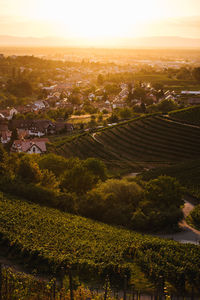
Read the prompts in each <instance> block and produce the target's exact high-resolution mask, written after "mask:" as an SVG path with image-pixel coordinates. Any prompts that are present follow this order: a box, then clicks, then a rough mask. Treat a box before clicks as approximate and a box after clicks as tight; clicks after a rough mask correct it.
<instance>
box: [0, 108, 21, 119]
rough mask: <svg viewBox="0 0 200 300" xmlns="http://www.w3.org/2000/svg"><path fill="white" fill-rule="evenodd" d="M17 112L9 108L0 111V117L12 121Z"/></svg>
mask: <svg viewBox="0 0 200 300" xmlns="http://www.w3.org/2000/svg"><path fill="white" fill-rule="evenodd" d="M17 113H18V111H17V110H16V109H15V108H9V109H4V110H0V116H1V118H3V119H7V120H12V118H13V116H14V115H16V114H17Z"/></svg>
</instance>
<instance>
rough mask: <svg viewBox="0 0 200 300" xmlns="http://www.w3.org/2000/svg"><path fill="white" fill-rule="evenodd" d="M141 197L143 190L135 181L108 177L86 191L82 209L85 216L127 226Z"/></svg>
mask: <svg viewBox="0 0 200 300" xmlns="http://www.w3.org/2000/svg"><path fill="white" fill-rule="evenodd" d="M142 198H143V190H142V188H141V187H140V186H139V185H138V184H137V183H135V182H128V181H127V180H118V179H110V180H107V181H106V182H104V183H100V184H99V185H98V186H97V187H96V188H94V189H93V190H91V191H89V192H88V193H87V197H86V200H85V201H84V205H83V206H82V209H83V211H84V215H85V216H89V217H93V218H94V217H95V218H97V219H98V220H101V221H103V222H107V223H112V224H119V225H125V226H128V227H129V226H130V220H131V216H132V214H133V212H134V211H135V209H136V208H137V205H138V203H139V201H140V200H141V199H142ZM87 208H88V209H87Z"/></svg>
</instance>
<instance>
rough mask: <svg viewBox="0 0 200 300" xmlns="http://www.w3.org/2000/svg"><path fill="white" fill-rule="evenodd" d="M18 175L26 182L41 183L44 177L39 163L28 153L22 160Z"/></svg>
mask: <svg viewBox="0 0 200 300" xmlns="http://www.w3.org/2000/svg"><path fill="white" fill-rule="evenodd" d="M17 175H18V176H19V177H20V179H21V180H22V181H24V182H26V183H39V182H40V181H41V179H42V173H41V171H40V169H39V166H38V164H37V163H36V162H34V160H33V159H32V158H31V157H29V156H26V155H25V156H24V157H22V158H21V160H20V163H19V167H18V170H17Z"/></svg>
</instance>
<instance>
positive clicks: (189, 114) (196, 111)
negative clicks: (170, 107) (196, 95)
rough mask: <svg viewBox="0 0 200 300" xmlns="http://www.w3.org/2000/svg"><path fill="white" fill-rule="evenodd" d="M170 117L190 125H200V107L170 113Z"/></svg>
mask: <svg viewBox="0 0 200 300" xmlns="http://www.w3.org/2000/svg"><path fill="white" fill-rule="evenodd" d="M169 116H170V117H171V118H174V119H176V120H179V121H182V122H185V123H188V124H194V125H200V106H199V105H197V106H194V107H193V106H192V107H187V108H184V109H179V110H177V111H172V112H170V113H169Z"/></svg>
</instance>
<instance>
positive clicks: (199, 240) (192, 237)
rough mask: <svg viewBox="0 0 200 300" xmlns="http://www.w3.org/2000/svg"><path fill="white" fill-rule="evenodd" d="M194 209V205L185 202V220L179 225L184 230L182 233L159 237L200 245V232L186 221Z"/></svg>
mask: <svg viewBox="0 0 200 300" xmlns="http://www.w3.org/2000/svg"><path fill="white" fill-rule="evenodd" d="M193 208H194V205H193V204H192V203H190V202H188V201H185V205H184V208H183V214H184V219H183V220H182V221H181V222H180V223H179V225H180V227H181V228H182V231H181V232H178V233H174V234H161V235H159V236H160V237H162V238H170V239H173V240H175V241H177V242H180V243H192V244H197V245H198V244H200V231H198V230H196V229H194V228H192V227H191V226H189V225H188V224H187V223H186V221H185V218H186V217H187V216H188V215H189V213H190V212H191V211H192V210H193Z"/></svg>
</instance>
